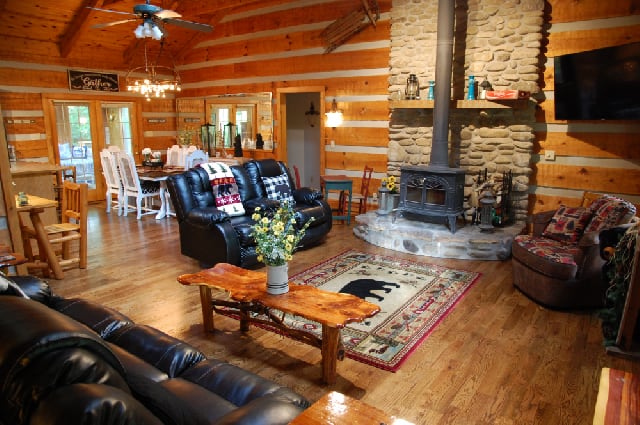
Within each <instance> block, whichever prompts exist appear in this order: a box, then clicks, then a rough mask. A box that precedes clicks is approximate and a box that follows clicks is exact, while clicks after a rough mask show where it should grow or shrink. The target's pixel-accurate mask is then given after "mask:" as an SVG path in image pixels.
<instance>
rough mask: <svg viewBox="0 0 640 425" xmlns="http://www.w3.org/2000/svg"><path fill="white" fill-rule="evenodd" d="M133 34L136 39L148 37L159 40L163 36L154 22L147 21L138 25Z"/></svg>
mask: <svg viewBox="0 0 640 425" xmlns="http://www.w3.org/2000/svg"><path fill="white" fill-rule="evenodd" d="M133 33H134V34H135V36H136V38H146V37H150V38H153V39H154V40H161V39H162V36H163V35H164V34H163V33H162V30H161V29H160V28H158V26H157V25H156V24H155V22H153V21H149V20H146V21H145V22H143V23H142V24H140V25H138V27H137V28H136V29H135V31H133Z"/></svg>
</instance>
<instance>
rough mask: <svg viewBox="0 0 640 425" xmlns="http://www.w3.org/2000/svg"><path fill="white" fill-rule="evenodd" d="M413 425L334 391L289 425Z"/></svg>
mask: <svg viewBox="0 0 640 425" xmlns="http://www.w3.org/2000/svg"><path fill="white" fill-rule="evenodd" d="M326 424H332V425H353V424H372V425H378V424H380V425H413V424H412V423H411V422H408V421H405V420H404V419H398V418H396V417H394V416H391V415H388V414H386V413H385V412H383V411H382V410H380V409H378V408H376V407H373V406H370V405H368V404H366V403H364V402H362V401H360V400H356V399H354V398H351V397H349V396H347V395H345V394H342V393H339V392H336V391H332V392H330V393H327V394H325V395H324V396H322V398H321V399H320V400H318V401H316V402H315V403H313V404H312V405H311V407H309V408H308V409H307V410H305V411H304V412H302V413H301V414H300V415H299V416H298V417H296V418H295V419H294V420H293V421H291V422H290V424H289V425H326Z"/></svg>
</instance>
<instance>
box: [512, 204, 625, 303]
mask: <svg viewBox="0 0 640 425" xmlns="http://www.w3.org/2000/svg"><path fill="white" fill-rule="evenodd" d="M585 204H586V205H585ZM635 213H636V208H635V206H634V205H633V204H632V203H630V202H628V201H625V200H623V199H619V198H616V197H614V196H609V195H601V196H600V197H598V198H596V199H594V200H590V199H589V198H588V197H585V202H584V203H583V206H580V207H567V206H560V208H558V209H557V210H556V211H546V212H541V213H537V214H535V215H533V217H532V223H531V224H532V233H531V234H528V235H518V236H516V237H515V239H514V241H513V246H512V264H513V283H514V285H515V286H516V287H517V288H518V289H520V290H521V291H522V292H523V293H524V294H525V295H527V296H528V297H529V298H531V299H532V300H534V301H536V302H538V303H540V304H542V305H545V306H547V307H552V308H559V309H569V308H576V309H577V308H594V307H600V306H602V305H603V302H604V294H605V291H606V289H607V282H606V281H605V280H604V279H603V276H602V266H603V265H604V262H605V260H604V259H603V258H602V257H601V256H600V244H599V234H600V232H601V231H603V230H605V229H609V228H611V227H614V226H618V225H621V224H625V223H628V222H630V221H631V220H632V219H633V218H634V215H635Z"/></svg>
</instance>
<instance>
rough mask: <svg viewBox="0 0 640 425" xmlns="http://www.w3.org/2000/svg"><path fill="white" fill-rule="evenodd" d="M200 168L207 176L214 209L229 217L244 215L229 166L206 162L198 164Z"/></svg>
mask: <svg viewBox="0 0 640 425" xmlns="http://www.w3.org/2000/svg"><path fill="white" fill-rule="evenodd" d="M200 168H202V169H203V170H205V171H206V172H207V174H208V175H209V181H210V182H211V189H212V191H213V197H214V198H215V201H216V208H218V209H219V210H222V211H224V212H226V213H227V214H229V215H230V216H240V215H244V214H245V211H244V206H243V205H242V199H241V198H240V192H239V191H238V185H237V184H236V178H235V177H234V176H233V173H232V172H231V168H229V165H227V164H225V163H222V162H207V163H202V164H200Z"/></svg>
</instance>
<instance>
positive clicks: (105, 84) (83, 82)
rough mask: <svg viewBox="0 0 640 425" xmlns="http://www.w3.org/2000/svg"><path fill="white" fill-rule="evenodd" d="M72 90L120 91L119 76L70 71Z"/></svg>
mask: <svg viewBox="0 0 640 425" xmlns="http://www.w3.org/2000/svg"><path fill="white" fill-rule="evenodd" d="M68 73H69V89H70V90H83V91H87V90H91V91H120V88H119V86H118V74H104V73H99V72H86V71H74V70H71V69H70V70H68Z"/></svg>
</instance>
